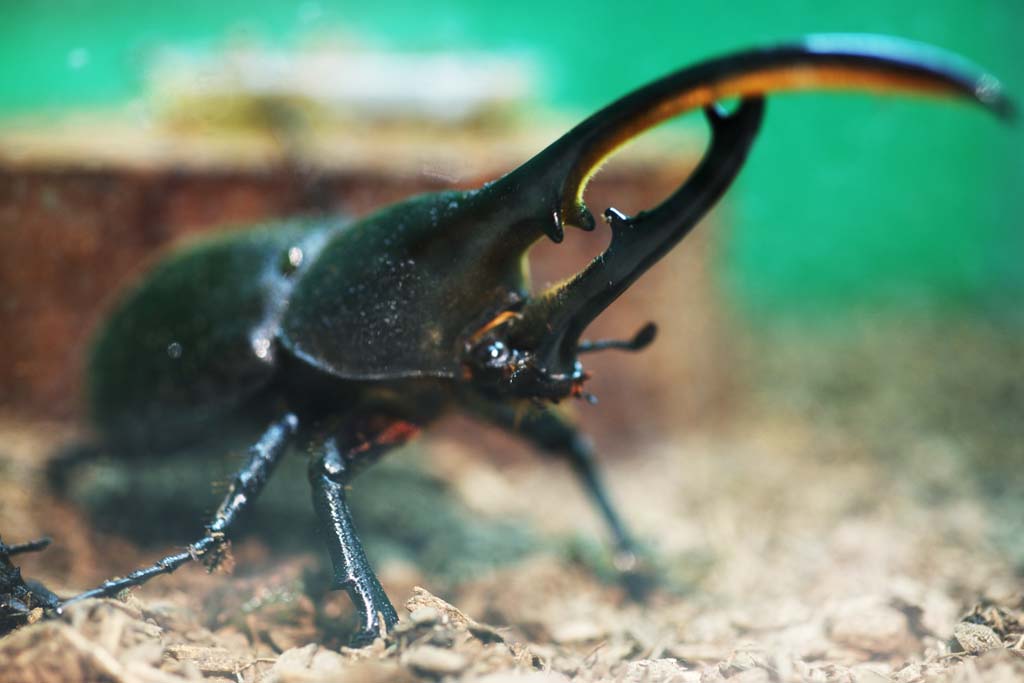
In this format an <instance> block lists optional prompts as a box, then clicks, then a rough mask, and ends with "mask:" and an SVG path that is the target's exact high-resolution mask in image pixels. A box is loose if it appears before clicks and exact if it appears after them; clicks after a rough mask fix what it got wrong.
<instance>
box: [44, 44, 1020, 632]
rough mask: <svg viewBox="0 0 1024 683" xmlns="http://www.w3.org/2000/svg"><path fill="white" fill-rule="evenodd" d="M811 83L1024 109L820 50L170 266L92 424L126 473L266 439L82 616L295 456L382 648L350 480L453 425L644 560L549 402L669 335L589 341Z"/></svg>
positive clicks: (936, 77) (155, 273)
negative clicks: (539, 252)
mask: <svg viewBox="0 0 1024 683" xmlns="http://www.w3.org/2000/svg"><path fill="white" fill-rule="evenodd" d="M806 88H867V89H873V90H882V91H888V90H894V91H906V90H909V91H919V92H925V93H931V94H940V95H949V96H956V97H962V98H966V99H970V100H974V101H976V102H978V103H980V104H982V105H984V106H985V107H987V108H989V109H990V110H993V111H995V112H996V113H999V114H1003V115H1006V114H1009V111H1010V106H1009V104H1008V102H1007V100H1006V99H1005V98H1004V96H1003V95H1002V94H1001V92H1000V90H999V86H998V84H997V82H996V81H995V80H994V79H993V78H991V77H990V76H987V75H986V74H984V73H982V72H980V71H978V70H975V69H974V68H973V67H970V66H969V65H966V64H965V63H964V62H962V61H960V60H958V59H954V58H951V57H949V56H946V55H943V54H940V53H938V52H937V51H935V50H932V49H931V48H927V47H924V46H918V45H911V44H908V43H904V42H901V41H896V40H891V39H882V38H877V37H864V36H816V37H810V38H807V39H804V40H803V41H800V42H797V43H793V44H789V45H782V46H777V47H771V48H767V49H760V50H752V51H747V52H741V53H737V54H734V55H730V56H726V57H723V58H719V59H715V60H711V61H708V62H705V63H702V64H699V65H697V66H694V67H691V68H687V69H684V70H681V71H678V72H676V73H673V74H671V75H669V76H666V77H665V78H663V79H661V80H659V81H656V82H654V83H651V84H649V85H647V86H645V87H643V88H641V89H639V90H636V91H634V92H633V93H631V94H629V95H626V96H625V97H623V98H622V99H620V100H618V101H617V102H615V103H613V104H611V105H610V106H608V107H607V108H605V109H603V110H601V111H599V112H598V113H596V114H594V115H593V116H591V117H590V118H588V119H586V120H585V121H583V122H582V123H580V124H579V125H578V126H577V127H575V128H574V129H572V130H571V131H569V132H568V133H567V134H566V135H565V136H563V137H562V138H560V139H559V140H557V141H555V142H554V143H553V144H551V145H550V146H549V147H548V148H547V149H545V150H543V151H541V152H540V153H539V154H538V155H537V156H535V157H534V158H533V159H531V160H530V161H528V162H527V163H525V164H524V165H523V166H521V167H520V168H518V169H516V170H514V171H512V172H511V173H509V174H508V175H506V176H504V177H503V178H501V179H499V180H497V181H496V182H493V183H490V184H488V185H486V186H484V187H482V188H480V189H477V190H472V191H466V192H444V193H438V194H431V195H425V196H420V197H415V198H412V199H409V200H406V201H404V202H401V203H399V204H396V205H393V206H390V207H387V208H384V209H382V210H380V211H378V212H377V213H375V214H373V215H371V216H369V217H368V218H365V219H363V220H360V221H358V222H354V223H346V222H344V221H342V220H340V219H339V220H333V221H332V220H322V219H320V220H292V221H283V222H280V223H277V224H272V225H266V226H263V227H260V228H255V229H251V230H247V231H242V232H230V233H223V234H219V235H216V236H214V237H212V238H207V239H203V240H200V241H197V242H194V243H192V244H190V245H187V246H182V247H180V248H179V249H178V250H176V251H174V252H172V253H171V254H170V255H169V256H168V257H167V258H165V259H164V260H163V261H162V262H160V263H159V264H158V265H157V266H156V268H155V269H154V270H152V271H151V272H150V273H149V274H148V276H147V277H146V278H145V279H144V280H143V281H142V282H141V283H140V284H139V285H138V286H136V287H135V288H134V289H133V290H132V291H130V292H129V293H128V294H127V295H126V296H125V297H124V298H123V299H122V300H121V302H120V304H119V305H118V306H117V307H116V309H115V310H114V311H113V313H112V315H111V316H110V318H109V320H108V322H107V323H106V324H105V325H104V326H103V327H102V328H101V329H100V332H99V335H98V337H97V340H96V342H95V345H94V347H93V351H92V355H91V358H90V362H89V378H88V379H89V404H90V406H91V412H92V418H93V421H94V423H95V426H96V428H97V431H98V433H99V434H100V435H101V437H102V439H103V441H104V443H105V444H106V446H107V447H108V448H109V449H112V450H113V451H115V452H117V453H122V454H124V455H126V456H130V455H132V454H133V453H138V452H141V451H148V452H165V453H172V452H174V451H175V450H176V449H179V448H180V447H181V446H182V444H185V443H188V442H194V441H196V440H203V439H214V438H216V437H217V435H218V432H219V431H220V430H222V429H223V425H225V424H228V423H231V424H237V423H239V422H242V423H245V424H250V425H253V426H254V427H253V431H252V437H251V446H250V449H249V458H248V461H247V463H246V464H245V466H244V467H243V468H242V469H241V470H240V471H239V472H238V474H237V475H236V477H235V479H234V481H233V483H232V485H231V487H230V490H229V491H228V494H227V496H226V497H225V499H224V501H223V503H222V504H221V506H220V508H219V509H218V510H217V513H216V514H215V515H214V517H213V519H212V520H211V521H210V522H209V523H208V524H207V526H206V528H205V532H204V534H203V536H202V537H201V538H199V539H198V540H196V541H195V542H194V543H192V544H191V545H190V546H189V547H188V548H187V549H186V550H183V551H182V552H179V553H176V554H173V555H170V556H168V557H166V558H164V559H162V560H160V561H159V562H156V563H155V564H153V565H151V566H149V567H145V568H142V569H139V570H137V571H135V572H133V573H132V574H129V575H128V576H126V577H124V578H119V579H114V580H110V581H107V582H105V583H104V584H103V585H101V586H99V587H97V588H95V589H93V590H90V591H87V592H85V593H83V594H81V595H78V596H75V597H72V598H70V599H68V600H65V601H63V603H62V604H67V603H68V602H72V601H76V600H81V599H83V598H87V597H94V596H111V595H115V594H116V593H117V592H119V591H121V590H122V589H124V588H126V587H129V586H135V585H139V584H141V583H143V582H145V581H146V580H148V579H149V578H151V577H153V576H156V575H158V574H162V573H167V572H171V571H173V570H175V569H176V568H178V567H179V566H181V565H183V564H185V563H187V562H189V561H191V560H192V559H196V558H198V559H202V560H203V561H204V562H206V563H208V564H211V565H212V564H215V563H216V561H217V559H218V557H219V556H220V554H221V552H222V550H223V549H224V544H225V541H226V540H227V539H229V538H230V535H231V533H232V530H233V528H234V523H235V521H236V520H237V519H238V518H239V517H240V516H241V515H243V514H244V513H245V512H246V510H247V508H248V506H249V505H251V504H252V503H253V501H255V499H256V498H257V497H258V496H259V494H260V491H261V490H262V489H263V486H264V485H265V484H266V482H267V480H268V479H269V477H270V476H271V474H272V473H273V470H274V468H275V466H276V465H277V463H278V462H279V460H280V458H281V457H282V456H283V454H284V453H285V452H287V451H288V450H289V449H290V448H292V447H295V446H301V447H304V448H305V449H306V450H308V451H309V452H310V453H311V454H312V456H311V458H310V467H309V479H310V483H311V486H312V496H313V503H314V506H315V508H316V511H317V513H318V515H319V518H320V520H321V522H322V524H323V528H324V531H325V537H326V542H327V547H328V550H329V552H330V555H331V559H332V560H333V565H334V582H335V586H336V587H338V588H344V589H345V590H346V591H348V593H349V595H350V596H351V598H352V600H353V602H354V603H355V605H356V607H357V608H358V610H359V614H360V619H361V622H360V623H361V626H360V630H359V632H358V633H357V634H356V637H355V642H357V643H366V642H369V641H371V640H373V639H374V638H375V637H377V636H378V635H380V634H381V633H382V632H383V631H386V630H387V629H388V628H390V627H391V626H393V625H394V623H395V621H396V620H397V615H396V613H395V610H394V608H393V607H392V605H391V603H390V601H389V600H388V598H387V596H386V595H385V593H384V591H383V590H382V588H381V586H380V584H379V583H378V581H377V578H376V577H375V575H374V573H373V571H372V570H371V568H370V566H369V564H368V563H367V560H366V557H365V555H364V553H363V549H362V547H361V546H360V543H359V540H358V537H357V535H356V531H355V528H354V526H353V523H352V519H351V515H350V513H349V509H348V505H347V503H346V493H345V487H346V485H348V484H349V482H350V480H351V478H352V476H353V475H354V474H355V473H356V472H358V471H359V470H360V469H361V468H362V467H365V466H366V465H367V464H369V463H372V462H373V461H374V460H376V459H377V458H378V457H380V456H381V455H382V454H383V453H385V452H386V451H388V450H390V449H392V448H395V447H397V446H399V445H401V444H403V443H405V442H406V441H408V440H409V439H410V438H411V437H413V436H414V435H415V434H416V433H417V432H418V431H419V430H420V429H422V428H423V427H426V426H427V425H429V424H430V423H431V422H432V421H433V420H435V419H436V418H437V417H438V416H439V415H441V414H443V413H444V412H446V411H450V410H461V411H465V412H467V413H470V414H472V415H474V416H476V417H478V418H481V419H483V420H486V421H488V422H491V423H494V424H497V425H500V426H501V427H503V428H505V429H507V430H509V431H510V432H513V433H515V434H517V435H519V436H521V437H523V438H525V439H526V440H528V441H530V442H532V443H533V444H535V445H536V446H537V447H539V448H540V449H542V450H544V451H547V452H550V453H552V454H554V455H556V456H558V457H561V458H564V459H565V460H566V461H567V462H569V463H570V464H571V465H572V467H573V468H574V469H575V471H576V472H577V473H578V474H579V476H580V478H581V480H582V482H583V483H584V485H585V487H586V489H587V491H588V492H589V493H590V495H591V496H592V497H593V499H594V500H595V502H596V504H597V506H598V508H599V510H600V512H601V514H602V515H603V516H604V518H605V519H606V521H607V523H608V525H609V527H610V529H611V533H612V536H613V539H614V542H615V547H616V552H617V559H618V561H619V564H620V566H621V567H623V568H624V569H626V570H628V569H629V568H630V567H631V566H632V565H633V564H634V563H635V545H634V542H633V540H632V538H631V537H630V535H629V533H628V532H627V531H626V528H625V526H624V525H623V523H622V522H621V520H620V519H619V517H618V515H617V514H616V512H615V511H614V508H613V506H612V505H611V503H610V501H609V498H608V496H607V494H606V493H605V490H604V488H603V486H602V484H601V481H600V479H599V477H598V473H597V472H596V470H595V467H594V464H593V459H592V456H591V452H590V449H589V447H588V445H587V441H586V440H585V439H584V438H582V437H581V436H580V434H578V432H577V431H576V429H575V428H574V427H573V426H572V424H570V423H569V422H568V421H567V420H566V418H565V417H563V416H562V415H561V414H560V413H558V412H556V411H554V410H553V409H552V408H551V407H550V405H549V404H550V403H551V402H558V401H560V400H562V399H565V398H567V397H587V394H586V393H585V392H584V391H583V383H584V381H585V379H586V374H585V373H584V371H583V367H582V365H581V363H580V360H579V355H580V354H581V353H583V352H588V351H597V350H601V349H604V348H623V349H632V350H636V349H640V348H642V347H644V346H645V345H646V344H648V343H649V342H650V341H651V340H652V339H653V337H654V327H653V326H648V327H646V328H644V329H643V330H641V331H640V332H639V333H638V334H637V335H636V336H635V337H634V338H633V339H632V340H630V341H624V342H614V341H611V342H607V341H606V342H584V341H581V336H582V334H583V332H584V330H585V329H586V327H587V326H588V325H589V323H590V322H591V321H592V320H593V319H594V318H595V317H596V316H597V315H599V314H600V313H601V311H603V310H604V309H605V308H606V307H607V306H608V305H609V304H610V303H611V302H612V301H614V300H615V299H616V298H617V297H618V296H619V295H621V294H622V292H623V291H625V290H626V289H627V288H628V287H629V286H630V285H631V284H632V283H633V282H634V281H635V280H636V279H637V278H638V277H640V275H642V274H643V273H644V272H645V271H646V270H647V269H648V268H650V266H651V265H652V264H654V263H655V262H656V261H657V260H658V259H660V258H661V257H662V256H663V255H664V254H665V253H666V252H667V251H669V250H670V249H671V248H672V247H673V246H674V245H675V244H676V243H678V242H679V240H681V239H682V238H683V237H684V236H685V235H686V234H687V233H688V232H689V231H690V230H691V229H692V228H693V227H694V225H696V223H697V222H698V221H699V220H700V218H701V217H702V216H703V215H704V214H705V213H706V212H707V211H708V210H709V209H710V208H711V206H713V205H714V204H715V202H717V200H718V199H719V198H720V197H721V195H722V194H723V193H724V192H725V191H726V189H727V188H728V187H729V185H730V184H731V183H732V181H733V179H734V178H735V177H736V176H737V174H738V173H739V171H740V168H741V167H742V165H743V163H744V161H745V159H746V156H747V153H748V152H749V150H750V148H751V145H752V144H753V141H754V138H755V137H756V135H757V133H758V129H759V126H760V123H761V118H762V115H763V111H764V103H763V100H762V96H763V95H764V94H766V93H768V92H772V91H777V90H794V89H806ZM727 98H740V102H739V104H738V105H737V106H736V108H735V109H734V110H733V111H732V112H731V113H726V112H725V111H724V110H721V109H719V108H718V107H717V103H718V102H719V101H721V100H723V99H727ZM701 107H703V108H704V109H705V115H706V118H707V120H708V122H709V124H710V127H711V134H712V135H711V142H710V146H709V149H708V151H707V153H706V155H705V157H704V159H703V161H702V162H701V164H700V165H699V167H698V168H697V169H696V171H694V173H693V174H692V175H691V177H690V178H689V179H688V181H687V182H686V183H685V184H684V185H683V186H682V187H681V188H680V189H679V190H678V191H677V192H675V193H674V194H673V195H672V196H671V197H669V198H668V199H667V200H666V201H665V202H664V203H662V204H661V205H660V206H658V207H657V208H655V209H652V210H650V211H644V212H641V213H639V214H638V215H636V216H626V215H624V214H622V213H620V212H618V211H616V210H615V209H608V210H607V211H606V212H605V213H604V218H605V220H606V221H607V223H608V224H609V225H610V228H611V243H610V245H609V247H608V248H607V250H606V251H605V252H604V253H602V254H601V255H600V256H598V257H597V258H596V259H594V261H593V262H592V263H590V265H588V266H587V267H586V268H585V269H584V270H583V271H581V272H580V273H578V274H577V275H575V276H574V277H572V278H571V279H569V280H568V281H566V282H563V283H561V284H559V285H557V286H554V287H552V288H550V289H548V290H547V291H545V292H543V293H541V294H540V295H538V296H531V295H530V292H529V288H528V283H527V280H526V275H525V270H524V267H523V264H524V258H525V254H526V252H527V250H528V249H529V248H530V246H531V245H533V244H534V243H535V242H537V241H538V240H539V239H541V238H543V237H544V236H547V237H549V238H550V239H552V240H554V241H555V242H559V241H561V240H562V237H563V225H564V224H570V225H575V226H578V227H580V228H583V229H585V230H591V229H593V228H594V227H595V221H594V218H593V216H592V215H591V214H590V212H589V211H588V210H587V208H586V207H585V206H584V204H583V201H582V193H583V189H584V187H585V185H586V183H587V180H588V179H589V177H590V176H591V175H592V174H593V173H594V172H595V171H596V169H597V168H598V167H599V165H600V164H601V163H602V162H603V160H604V159H605V158H607V157H608V156H609V155H611V154H612V153H613V152H614V151H615V150H616V149H617V148H618V147H619V146H620V145H621V144H623V143H625V142H627V141H628V140H629V139H631V138H632V137H634V136H636V135H638V134H640V133H642V132H643V131H645V130H647V129H649V128H650V127H652V126H654V125H655V124H657V123H659V122H661V121H663V120H665V119H667V118H670V117H673V116H676V115H677V114H680V113H682V112H684V111H688V110H691V109H694V108H701ZM524 403H525V404H526V405H527V406H528V407H529V410H525V411H524V410H521V408H522V407H523V405H524Z"/></svg>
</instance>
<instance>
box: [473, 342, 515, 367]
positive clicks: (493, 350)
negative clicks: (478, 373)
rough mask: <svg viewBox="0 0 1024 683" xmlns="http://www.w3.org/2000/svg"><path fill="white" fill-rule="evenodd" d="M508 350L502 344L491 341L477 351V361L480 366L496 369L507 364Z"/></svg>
mask: <svg viewBox="0 0 1024 683" xmlns="http://www.w3.org/2000/svg"><path fill="white" fill-rule="evenodd" d="M508 358H509V350H508V347H507V346H505V343H504V342H501V341H497V340H495V341H492V342H491V343H489V344H485V345H483V346H481V347H479V348H478V349H477V359H478V360H479V361H480V364H481V365H484V366H486V367H489V368H498V367H501V366H502V365H505V364H506V363H507V362H508Z"/></svg>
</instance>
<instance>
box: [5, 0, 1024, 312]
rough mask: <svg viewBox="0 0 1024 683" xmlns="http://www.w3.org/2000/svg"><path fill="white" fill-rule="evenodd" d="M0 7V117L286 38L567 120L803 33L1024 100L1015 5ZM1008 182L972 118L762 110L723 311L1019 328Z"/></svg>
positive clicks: (932, 109)
mask: <svg viewBox="0 0 1024 683" xmlns="http://www.w3.org/2000/svg"><path fill="white" fill-rule="evenodd" d="M3 5H4V7H3V23H2V27H0V64H3V65H4V69H3V70H4V86H3V88H2V89H0V116H4V117H10V116H17V117H22V118H23V117H25V116H26V115H34V114H36V113H42V112H47V113H59V112H61V111H63V110H68V109H74V108H83V107H108V106H112V105H117V104H119V103H124V102H127V101H130V100H131V99H133V98H137V97H139V96H140V94H141V89H142V76H143V69H144V64H145V62H146V59H147V55H148V54H149V53H151V52H152V50H153V49H155V48H158V47H160V46H163V45H167V44H174V45H178V46H185V47H188V48H194V49H200V50H202V49H210V50H214V49H217V48H218V47H221V46H223V45H224V44H225V43H226V42H230V41H232V40H236V39H243V40H246V41H252V42H255V43H257V44H263V45H268V46H289V45H301V44H302V43H303V42H304V41H307V40H309V39H310V38H311V37H314V36H316V35H318V34H326V33H329V32H331V31H336V30H341V31H343V32H344V33H345V34H346V35H350V36H355V37H357V38H360V39H365V40H366V41H367V42H369V43H370V44H373V45H379V46H383V47H392V48H402V49H424V50H430V49H451V48H456V49H459V48H468V49H485V50H493V51H497V52H501V53H511V54H516V55H525V56H526V57H528V58H530V59H532V60H533V62H534V63H535V64H536V65H537V66H538V69H537V70H538V72H539V73H540V74H541V76H542V79H541V81H540V84H541V88H542V91H541V92H538V93H536V95H535V100H536V102H538V103H543V104H551V105H554V106H558V107H560V108H562V109H563V110H566V111H568V112H573V113H577V112H578V113H580V114H584V113H587V112H588V111H590V110H592V109H594V108H596V107H598V106H601V105H603V104H605V103H607V102H608V101H610V100H611V99H613V98H614V97H616V96H618V95H620V94H622V93H623V92H625V91H627V90H629V89H631V88H634V87H636V86H637V85H639V84H641V83H644V82H645V81H647V80H649V79H651V78H654V77H657V76H659V75H662V74H663V73H665V72H667V71H669V70H672V69H674V68H677V67H679V66H681V65H685V64H688V63H691V62H693V61H695V60H698V59H701V58H703V57H706V56H709V55H714V54H716V53H720V52H722V51H725V50H729V49H732V48H737V47H743V46H747V45H750V44H755V43H764V42H769V41H773V40H777V39H781V38H786V37H792V36H798V35H801V34H804V33H808V32H834V31H854V32H878V33H887V34H893V35H898V36H903V37H907V38H912V39H917V40H921V41H927V42H930V43H934V44H936V45H939V46H942V47H945V48H948V49H951V50H954V51H956V52H959V53H961V54H963V55H966V56H968V57H970V58H971V59H972V60H974V61H976V62H978V63H979V64H982V65H984V66H985V67H987V68H988V69H990V70H991V71H992V72H994V73H995V74H997V75H998V76H999V77H1000V78H1001V79H1003V80H1004V82H1005V83H1006V85H1007V87H1008V89H1009V90H1010V91H1011V93H1016V94H1018V96H1020V94H1022V93H1024V47H1022V45H1024V43H1022V41H1021V39H1020V30H1021V28H1022V27H1024V3H1021V2H1018V1H1017V0H992V1H990V2H984V3H978V2H968V1H966V0H933V1H932V2H929V3H893V2H890V1H888V0H860V1H858V2H834V3H822V2H812V1H810V0H788V1H785V2H770V3H766V2H755V1H753V0H734V1H733V2H729V3H696V2H678V1H676V2H672V1H669V0H660V1H658V2H631V3H621V4H611V3H608V4H603V3H593V2H583V1H581V0H563V1H562V2H549V1H546V0H545V1H540V0H523V1H521V2H517V3H509V4H508V5H497V6H494V5H490V4H489V3H475V2H470V1H469V0H447V1H444V2H436V3H431V4H430V5H429V7H428V6H425V5H423V4H422V3H419V2H407V1H403V2H397V1H396V2H380V3H353V2H299V3H296V2H289V1H286V0H259V1H257V2H252V1H247V2H239V1H236V0H224V1H221V2H216V3H210V2H199V1H196V0H179V1H177V2H173V3H170V2H165V3H138V2H128V1H126V0H105V1H98V0H92V1H89V0H65V1H64V2H61V3H50V2H41V1H37V0H30V1H21V2H13V1H11V0H7V1H6V2H4V3H3ZM0 125H2V120H0ZM693 125H699V124H698V123H697V120H696V119H694V124H693ZM1022 187H1024V134H1022V130H1021V127H1020V126H1017V127H1015V128H1008V127H1006V126H1003V125H1000V124H999V123H997V122H996V121H995V120H994V119H992V118H991V117H988V116H986V115H984V114H982V113H981V112H979V111H976V110H975V109H973V108H971V107H965V106H949V105H945V104H937V103H934V102H924V101H914V100H911V101H907V100H897V99H893V100H883V101H879V100H878V99H876V98H868V97H863V96H853V95H850V96H847V95H842V96H837V95H827V96H819V95H795V96H786V97H777V98H775V99H774V100H773V101H771V102H770V109H769V115H768V118H767V122H766V125H765V128H764V132H763V135H762V137H761V139H760V140H759V142H758V144H757V147H756V148H755V152H754V154H753V156H752V158H751V161H750V164H749V167H748V168H747V169H746V170H745V171H744V174H743V175H742V178H741V182H740V184H739V187H738V189H737V191H735V192H734V193H733V195H732V205H731V206H732V208H731V209H730V212H731V213H730V218H731V221H730V222H731V223H733V229H732V232H731V234H730V236H729V239H728V242H727V244H726V245H725V247H724V249H723V250H722V263H721V273H722V274H723V276H724V282H725V283H726V285H727V288H728V289H729V291H731V292H732V293H733V294H734V297H733V298H734V301H735V302H736V304H737V306H738V307H739V308H740V309H741V310H743V311H745V312H746V313H748V314H751V315H753V316H754V317H755V318H758V319H763V318H762V316H766V317H767V318H768V319H779V318H782V319H787V318H791V317H794V316H795V317H796V318H798V319H804V318H806V317H808V316H810V317H811V318H812V319H818V318H820V317H822V316H823V315H827V316H828V317H832V316H835V315H836V314H837V313H839V314H840V317H842V315H841V314H842V313H843V312H844V311H860V310H863V309H865V308H866V309H868V310H877V309H879V308H882V309H887V310H893V309H895V310H896V311H904V310H920V309H922V308H924V309H926V310H928V311H932V312H934V311H935V310H940V311H946V310H949V309H952V310H955V311H961V312H962V311H965V310H967V311H973V312H980V313H982V314H983V315H985V316H986V317H988V316H993V315H994V316H995V317H998V318H1001V319H1009V320H1012V319H1019V318H1020V316H1021V315H1022V314H1021V310H1020V309H1021V307H1020V306H1019V303H1018V302H1019V300H1020V296H1021V294H1024V267H1022V266H1021V260H1022V256H1024V230H1022V229H1021V228H1022V227H1024V226H1022V220H1021V219H1022V216H1024V191H1022V190H1021V188H1022Z"/></svg>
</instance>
